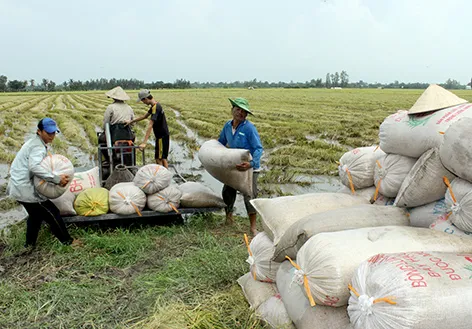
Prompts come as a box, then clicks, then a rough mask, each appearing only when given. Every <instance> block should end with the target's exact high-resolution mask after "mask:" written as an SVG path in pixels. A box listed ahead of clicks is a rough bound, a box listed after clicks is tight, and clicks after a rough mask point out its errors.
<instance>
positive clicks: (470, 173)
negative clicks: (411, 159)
mask: <svg viewBox="0 0 472 329" xmlns="http://www.w3.org/2000/svg"><path fill="white" fill-rule="evenodd" d="M469 111H471V110H469ZM471 132H472V118H470V117H467V118H462V119H459V120H458V121H457V122H455V123H453V124H452V125H451V126H450V127H449V129H448V130H447V131H446V133H445V134H444V141H443V143H442V145H441V147H440V149H439V151H440V152H439V154H440V156H441V161H442V163H443V164H444V167H446V168H447V169H449V170H450V171H451V172H453V173H454V174H455V175H457V176H459V177H460V178H462V179H465V180H468V181H469V182H472V170H471V166H472V142H471V139H470V134H471Z"/></svg>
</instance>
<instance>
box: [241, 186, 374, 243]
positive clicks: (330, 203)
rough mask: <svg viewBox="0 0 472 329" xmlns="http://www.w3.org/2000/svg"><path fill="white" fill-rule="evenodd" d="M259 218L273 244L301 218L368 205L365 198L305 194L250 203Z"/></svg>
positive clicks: (340, 194)
mask: <svg viewBox="0 0 472 329" xmlns="http://www.w3.org/2000/svg"><path fill="white" fill-rule="evenodd" d="M250 202H251V204H252V205H253V206H254V208H255V209H256V211H257V212H258V213H259V214H260V215H261V219H262V226H263V227H264V231H265V232H266V233H267V235H268V236H269V238H270V239H271V240H272V241H273V242H274V245H277V244H278V243H279V241H280V238H282V236H283V235H284V234H285V232H286V231H287V230H288V228H289V227H290V226H291V225H292V224H293V223H295V222H297V221H299V220H300V219H302V218H303V217H305V216H308V215H311V214H316V213H320V212H323V211H328V210H332V209H338V208H344V207H349V206H353V205H357V204H368V203H369V201H367V200H366V199H365V198H362V197H358V196H352V195H348V194H343V193H309V194H302V195H297V196H284V197H278V198H272V199H265V198H259V199H253V200H251V201H250Z"/></svg>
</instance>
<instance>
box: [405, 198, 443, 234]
mask: <svg viewBox="0 0 472 329" xmlns="http://www.w3.org/2000/svg"><path fill="white" fill-rule="evenodd" d="M408 212H409V213H410V225H411V226H414V227H424V228H428V227H429V226H430V225H431V224H432V223H434V222H435V221H436V220H438V219H439V218H442V217H444V216H445V215H446V214H447V212H448V210H447V206H446V201H445V200H444V198H442V199H439V200H438V201H434V202H431V203H428V204H425V205H424V206H419V207H414V208H408Z"/></svg>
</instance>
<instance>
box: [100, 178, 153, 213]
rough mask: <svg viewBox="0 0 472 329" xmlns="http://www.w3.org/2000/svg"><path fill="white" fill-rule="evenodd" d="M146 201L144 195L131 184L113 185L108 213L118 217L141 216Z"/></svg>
mask: <svg viewBox="0 0 472 329" xmlns="http://www.w3.org/2000/svg"><path fill="white" fill-rule="evenodd" d="M146 201H147V199H146V194H145V193H144V192H143V191H142V190H141V189H140V188H139V187H137V186H136V185H134V183H133V182H131V183H118V184H115V185H114V186H113V187H112V188H111V190H110V194H109V203H110V211H111V212H113V213H115V214H120V215H131V214H138V215H139V216H141V211H142V210H143V209H144V207H145V206H146Z"/></svg>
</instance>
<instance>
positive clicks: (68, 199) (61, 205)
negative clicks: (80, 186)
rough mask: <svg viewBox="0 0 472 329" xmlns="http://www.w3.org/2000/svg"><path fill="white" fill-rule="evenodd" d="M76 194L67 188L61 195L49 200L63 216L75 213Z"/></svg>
mask: <svg viewBox="0 0 472 329" xmlns="http://www.w3.org/2000/svg"><path fill="white" fill-rule="evenodd" d="M75 198H76V195H75V194H74V193H72V192H70V191H69V189H67V190H66V191H65V192H64V194H63V195H61V196H60V197H58V198H56V199H51V202H52V203H54V205H55V206H56V207H57V209H59V212H60V214H61V215H63V216H70V215H77V212H76V211H75V209H74V201H75Z"/></svg>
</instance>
